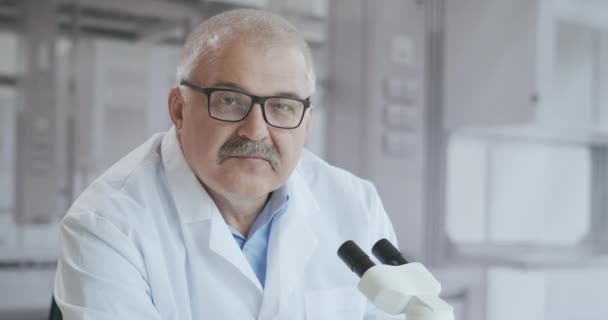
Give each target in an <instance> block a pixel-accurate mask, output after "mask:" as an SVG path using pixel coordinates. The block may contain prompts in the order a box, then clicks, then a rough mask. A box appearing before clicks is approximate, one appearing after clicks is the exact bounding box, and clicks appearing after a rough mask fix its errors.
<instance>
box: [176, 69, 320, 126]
mask: <svg viewBox="0 0 608 320" xmlns="http://www.w3.org/2000/svg"><path fill="white" fill-rule="evenodd" d="M181 84H182V85H184V86H187V87H189V88H191V89H193V90H196V91H199V92H201V93H203V94H204V95H206V96H207V106H208V107H209V116H211V118H213V119H216V120H220V121H226V122H239V121H242V120H243V119H245V118H246V117H247V115H248V114H249V112H251V110H252V106H253V104H254V103H259V104H260V106H261V107H262V115H263V116H264V120H265V121H266V123H268V124H269V125H271V126H273V127H276V128H282V129H295V128H297V127H299V126H300V124H301V123H302V119H303V118H304V113H305V112H306V109H308V108H309V107H310V98H307V99H305V100H301V99H295V98H290V97H280V96H272V97H260V96H254V95H251V94H248V93H245V92H242V91H239V90H233V89H225V88H204V87H201V86H198V85H196V84H194V83H191V82H188V81H186V80H182V81H181Z"/></svg>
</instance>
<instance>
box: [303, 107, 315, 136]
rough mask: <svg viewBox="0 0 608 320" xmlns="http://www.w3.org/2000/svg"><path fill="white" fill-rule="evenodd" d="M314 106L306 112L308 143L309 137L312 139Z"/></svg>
mask: <svg viewBox="0 0 608 320" xmlns="http://www.w3.org/2000/svg"><path fill="white" fill-rule="evenodd" d="M314 109H315V108H314V106H313V105H311V106H310V108H308V110H306V114H305V115H304V117H306V140H307V141H308V137H310V130H311V129H312V111H313V110H314Z"/></svg>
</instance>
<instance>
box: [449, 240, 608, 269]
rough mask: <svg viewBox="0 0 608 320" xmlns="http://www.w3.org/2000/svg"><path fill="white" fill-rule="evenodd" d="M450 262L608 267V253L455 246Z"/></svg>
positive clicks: (528, 267)
mask: <svg viewBox="0 0 608 320" xmlns="http://www.w3.org/2000/svg"><path fill="white" fill-rule="evenodd" d="M454 248H455V250H454V251H455V253H454V254H452V257H451V260H450V262H453V263H455V264H460V265H492V266H504V267H510V268H519V269H574V268H575V269H580V268H588V269H597V268H605V267H608V254H607V253H599V252H594V251H593V250H590V249H587V248H562V247H545V246H526V245H466V246H455V247H454Z"/></svg>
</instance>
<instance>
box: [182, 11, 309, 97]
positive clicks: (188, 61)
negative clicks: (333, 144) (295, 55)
mask: <svg viewBox="0 0 608 320" xmlns="http://www.w3.org/2000/svg"><path fill="white" fill-rule="evenodd" d="M243 36H246V37H243ZM236 39H239V40H240V39H245V41H247V42H248V43H251V44H252V45H254V46H257V47H268V46H276V45H282V44H287V45H295V46H296V47H298V48H299V49H300V50H301V51H302V54H303V55H304V58H305V60H306V64H307V67H308V72H307V74H306V78H307V80H308V82H309V86H310V90H311V93H312V92H313V91H314V89H315V81H316V80H315V71H314V66H313V61H312V54H311V51H310V47H309V46H308V43H307V42H306V40H305V39H304V38H303V37H302V35H301V34H300V33H299V32H298V31H297V30H296V28H295V27H294V26H293V25H292V24H291V23H289V22H288V21H287V20H285V19H283V18H281V17H279V16H277V15H274V14H272V13H269V12H265V11H261V10H255V9H235V10H229V11H225V12H222V13H220V14H218V15H215V16H213V17H211V18H209V19H207V20H205V21H204V22H203V23H201V24H200V25H198V26H197V27H196V28H195V29H194V30H192V32H190V34H189V35H188V37H187V38H186V42H185V43H184V47H183V50H182V55H181V58H180V60H179V63H178V66H177V75H176V80H177V85H179V84H180V82H181V80H182V79H188V78H190V76H191V73H192V72H193V70H195V69H196V68H197V67H198V66H199V65H200V64H201V63H205V64H213V62H214V61H215V60H217V59H218V58H219V56H220V55H221V51H222V50H223V49H224V48H225V47H226V46H227V45H228V44H230V43H231V42H232V41H233V40H236Z"/></svg>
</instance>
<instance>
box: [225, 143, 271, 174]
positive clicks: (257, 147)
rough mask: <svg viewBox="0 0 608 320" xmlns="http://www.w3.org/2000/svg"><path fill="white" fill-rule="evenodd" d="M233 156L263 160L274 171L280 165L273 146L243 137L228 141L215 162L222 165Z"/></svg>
mask: <svg viewBox="0 0 608 320" xmlns="http://www.w3.org/2000/svg"><path fill="white" fill-rule="evenodd" d="M233 156H256V157H261V158H264V159H266V160H268V162H270V166H271V167H272V168H273V169H274V170H277V169H278V168H279V165H280V161H279V152H278V151H277V149H276V148H275V147H274V146H273V145H271V144H266V143H263V142H259V141H253V140H250V139H247V138H243V137H235V138H233V139H230V140H228V142H226V143H225V144H224V145H223V146H222V147H221V148H220V152H219V153H218V156H217V162H218V163H222V162H224V160H226V159H228V158H230V157H233Z"/></svg>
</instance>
